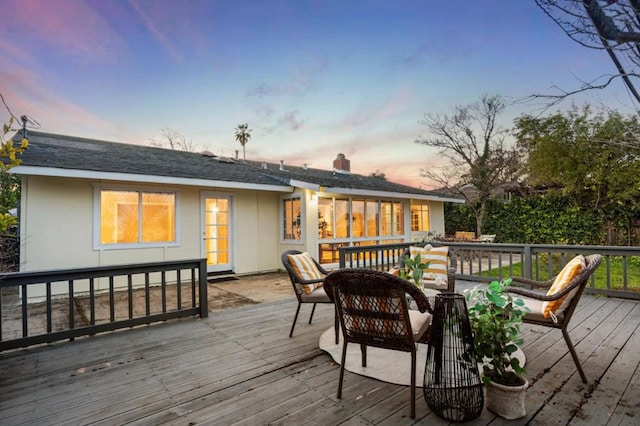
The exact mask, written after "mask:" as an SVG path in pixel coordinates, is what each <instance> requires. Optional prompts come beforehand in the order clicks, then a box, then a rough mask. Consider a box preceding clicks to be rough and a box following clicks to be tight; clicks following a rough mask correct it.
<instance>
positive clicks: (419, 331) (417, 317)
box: [409, 309, 433, 341]
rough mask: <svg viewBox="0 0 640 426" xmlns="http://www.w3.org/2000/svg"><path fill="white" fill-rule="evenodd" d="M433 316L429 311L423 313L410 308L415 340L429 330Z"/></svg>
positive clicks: (410, 320)
mask: <svg viewBox="0 0 640 426" xmlns="http://www.w3.org/2000/svg"><path fill="white" fill-rule="evenodd" d="M432 318H433V316H432V315H431V314H430V313H429V312H425V313H422V312H420V311H414V310H412V309H411V310H409V322H411V331H412V332H413V340H414V341H417V340H418V339H419V338H420V337H421V336H422V335H423V334H424V332H425V331H427V328H429V326H430V325H431V320H432Z"/></svg>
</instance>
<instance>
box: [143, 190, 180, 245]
mask: <svg viewBox="0 0 640 426" xmlns="http://www.w3.org/2000/svg"><path fill="white" fill-rule="evenodd" d="M172 241H175V194H163V193H143V194H142V242H143V243H158V242H172Z"/></svg>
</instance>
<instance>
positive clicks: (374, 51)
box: [0, 0, 632, 188]
mask: <svg viewBox="0 0 640 426" xmlns="http://www.w3.org/2000/svg"><path fill="white" fill-rule="evenodd" d="M0 16H2V17H3V19H2V21H3V22H2V25H1V26H0V57H1V58H2V60H1V61H0V92H2V94H3V96H4V98H5V100H6V102H7V104H8V105H9V107H10V108H11V110H12V112H13V114H14V115H16V116H20V115H22V114H27V115H29V116H30V117H32V118H34V119H35V120H37V121H38V122H39V123H40V125H41V129H40V131H44V132H51V133H60V134H67V135H73V136H80V137H86V138H97V139H103V140H110V141H116V142H126V143H135V144H145V145H147V144H149V143H150V140H151V139H152V138H155V139H159V138H160V133H161V130H162V129H164V128H168V129H171V130H173V131H176V132H179V133H181V134H182V135H184V136H185V137H186V139H187V140H191V141H192V142H193V143H194V144H195V145H197V146H198V147H200V148H202V149H208V150H210V151H212V152H214V153H216V154H221V155H229V156H230V155H233V154H234V152H235V150H236V149H239V150H240V155H242V150H241V147H240V145H239V143H237V142H236V141H235V138H234V128H235V127H236V126H237V125H238V124H240V123H244V122H247V123H248V124H249V128H251V129H253V132H252V138H251V140H250V141H249V143H247V145H246V151H247V159H254V160H267V161H272V162H279V161H280V160H283V161H284V162H285V164H291V165H300V166H301V165H302V164H303V163H307V164H308V165H309V167H315V168H323V169H330V168H331V166H332V161H333V159H334V158H335V157H336V155H337V154H338V153H344V154H345V155H346V156H347V158H348V159H350V160H351V170H352V171H353V172H355V173H361V174H370V173H371V172H374V171H377V170H379V171H380V172H383V173H385V174H386V176H387V177H388V178H389V179H391V180H393V181H396V182H400V183H406V184H410V185H413V186H422V187H423V188H429V187H430V185H429V182H426V181H424V180H423V179H421V178H420V169H421V168H425V167H439V166H443V161H442V159H441V158H440V157H439V155H438V153H437V152H436V151H434V150H432V149H430V148H426V147H424V146H421V145H418V144H416V143H415V142H414V141H415V139H416V138H417V137H418V136H421V135H426V129H425V128H424V127H423V126H421V125H420V124H419V121H420V120H421V119H422V118H423V116H424V114H425V113H427V114H437V113H449V112H451V111H452V108H453V107H454V106H455V105H465V104H469V103H472V102H476V101H478V100H479V99H480V97H481V96H482V94H489V95H502V96H504V97H505V99H506V100H507V102H509V103H510V102H511V101H513V100H517V99H521V98H524V97H526V96H527V95H530V94H532V93H540V92H545V93H549V92H551V91H552V89H551V88H552V86H553V85H556V86H559V87H561V88H565V89H574V88H576V87H578V86H579V85H580V80H592V79H594V78H596V77H598V76H601V75H603V74H609V73H612V72H613V71H614V67H613V65H612V63H611V61H610V59H609V58H608V57H607V55H606V54H605V53H604V52H602V51H595V50H588V49H586V48H585V47H582V46H580V45H578V44H577V43H575V42H573V41H572V40H570V39H569V38H568V37H567V36H566V35H565V34H564V33H563V32H562V30H561V29H560V28H559V27H557V26H556V25H555V24H554V23H553V22H552V21H551V20H550V19H549V18H548V17H547V16H546V15H544V13H543V12H542V11H541V10H540V9H538V8H537V6H536V5H535V2H534V1H533V0H482V1H463V0H459V1H441V0H421V1H417V0H416V1H414V0H401V1H397V2H392V1H389V0H380V1H357V0H353V1H345V0H327V1H320V0H317V1H311V0H310V1H304V0H253V1H249V0H227V1H212V0H201V1H197V0H189V1H178V0H118V1H116V0H86V1H81V0H0ZM572 101H573V102H575V103H577V104H578V105H582V104H583V103H584V102H588V103H590V104H593V105H598V104H600V103H604V104H606V105H608V106H609V107H611V108H614V109H617V110H619V111H620V112H622V113H624V114H629V113H631V112H632V109H631V105H630V104H631V101H630V100H629V97H628V95H627V93H626V92H625V90H624V88H623V86H622V84H621V83H614V84H613V85H612V86H611V87H610V88H608V89H607V90H606V91H599V92H591V93H588V94H585V95H583V96H580V97H575V98H573V99H572ZM570 105H571V101H565V102H564V103H563V104H561V106H560V108H563V109H564V108H568V107H569V106H570ZM0 111H1V113H0V120H2V121H4V122H6V121H7V120H8V118H9V113H8V112H7V111H6V110H5V109H4V107H2V109H1V110H0ZM555 111H557V108H553V109H552V110H551V111H549V112H555ZM539 112H540V105H539V104H533V103H524V104H523V103H516V104H513V105H509V106H508V108H507V111H506V113H505V114H504V115H503V116H502V119H501V121H502V124H503V126H505V127H511V125H512V123H513V119H514V118H515V117H517V116H518V115H520V114H522V113H539ZM159 166H161V165H159Z"/></svg>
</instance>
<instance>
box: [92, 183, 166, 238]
mask: <svg viewBox="0 0 640 426" xmlns="http://www.w3.org/2000/svg"><path fill="white" fill-rule="evenodd" d="M177 211H178V192H177V191H168V190H166V189H165V188H163V189H154V188H135V187H126V186H114V187H111V186H102V185H97V186H95V187H94V225H93V234H94V244H93V245H94V249H117V248H136V247H166V246H177V245H178V231H177V223H178V218H177Z"/></svg>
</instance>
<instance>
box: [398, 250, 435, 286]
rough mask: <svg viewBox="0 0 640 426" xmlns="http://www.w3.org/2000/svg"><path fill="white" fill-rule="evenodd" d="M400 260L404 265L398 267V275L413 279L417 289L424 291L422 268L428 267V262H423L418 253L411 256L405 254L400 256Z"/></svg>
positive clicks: (409, 279) (408, 279)
mask: <svg viewBox="0 0 640 426" xmlns="http://www.w3.org/2000/svg"><path fill="white" fill-rule="evenodd" d="M402 262H403V264H404V266H403V268H402V269H400V277H401V278H404V279H405V280H407V281H413V284H414V285H415V286H416V287H418V289H419V290H423V291H424V284H423V283H422V277H423V276H424V270H425V269H427V268H428V267H429V262H423V261H422V258H421V257H420V253H418V254H416V255H415V256H413V258H412V257H411V256H409V255H406V256H404V257H403V258H402Z"/></svg>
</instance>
